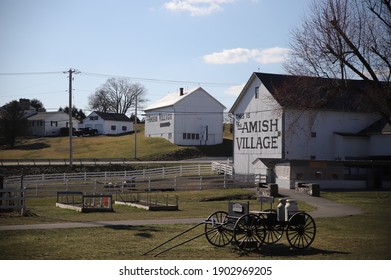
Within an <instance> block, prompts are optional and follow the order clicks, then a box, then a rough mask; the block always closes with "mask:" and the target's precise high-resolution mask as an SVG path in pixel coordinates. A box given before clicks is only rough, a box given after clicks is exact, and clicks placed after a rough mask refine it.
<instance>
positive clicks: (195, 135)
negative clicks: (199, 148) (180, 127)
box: [183, 133, 200, 140]
mask: <svg viewBox="0 0 391 280" xmlns="http://www.w3.org/2000/svg"><path fill="white" fill-rule="evenodd" d="M183 139H187V140H199V139H200V134H199V133H183Z"/></svg>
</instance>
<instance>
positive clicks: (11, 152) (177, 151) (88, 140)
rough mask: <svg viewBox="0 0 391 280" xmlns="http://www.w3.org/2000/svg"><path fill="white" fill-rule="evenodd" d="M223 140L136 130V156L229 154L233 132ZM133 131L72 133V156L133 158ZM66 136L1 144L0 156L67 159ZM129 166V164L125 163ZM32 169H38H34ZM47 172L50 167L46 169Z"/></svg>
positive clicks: (165, 157)
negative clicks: (180, 140) (183, 142)
mask: <svg viewBox="0 0 391 280" xmlns="http://www.w3.org/2000/svg"><path fill="white" fill-rule="evenodd" d="M225 137H226V138H225V139H224V142H223V143H222V144H220V145H214V146H189V147H184V146H177V145H174V144H172V143H170V142H169V141H167V140H165V139H161V138H149V137H145V136H144V133H143V131H141V132H139V133H137V153H136V155H137V160H138V161H170V160H183V159H191V158H198V157H232V134H230V133H229V132H228V133H226V134H225ZM134 138H135V137H134V134H127V135H121V136H106V135H101V136H91V137H74V138H73V140H72V149H73V158H74V159H75V160H76V159H84V158H127V159H133V158H134ZM68 158H69V138H68V137H45V138H32V139H22V140H20V141H19V143H18V144H17V145H16V146H15V147H14V148H7V147H2V148H1V149H0V160H1V159H68ZM46 168H47V167H46ZM67 168H68V167H50V173H52V172H69V171H71V170H69V171H67ZM93 168H94V170H96V169H102V170H107V171H108V170H112V169H116V168H120V169H123V168H124V167H123V166H122V167H120V166H119V167H114V166H109V167H107V166H106V167H93ZM127 168H128V167H127ZM11 169H16V170H18V171H17V173H21V171H22V170H23V172H25V174H27V173H29V174H31V173H41V171H42V168H38V167H25V168H23V167H16V168H10V167H7V168H0V172H1V173H3V174H4V175H5V174H9V172H11V173H15V172H14V171H15V170H14V171H11ZM34 169H37V170H36V171H34ZM80 169H82V170H80ZM86 169H89V168H88V167H77V166H75V167H74V168H73V169H72V171H76V172H78V171H88V170H86ZM47 171H48V172H49V170H47Z"/></svg>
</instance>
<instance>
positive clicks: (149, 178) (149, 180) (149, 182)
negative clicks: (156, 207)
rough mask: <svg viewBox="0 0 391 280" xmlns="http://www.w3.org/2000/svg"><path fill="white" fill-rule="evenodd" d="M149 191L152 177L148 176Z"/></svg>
mask: <svg viewBox="0 0 391 280" xmlns="http://www.w3.org/2000/svg"><path fill="white" fill-rule="evenodd" d="M148 191H151V177H148Z"/></svg>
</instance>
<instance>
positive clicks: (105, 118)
mask: <svg viewBox="0 0 391 280" xmlns="http://www.w3.org/2000/svg"><path fill="white" fill-rule="evenodd" d="M81 126H83V127H90V128H93V129H96V130H98V134H107V135H113V134H123V133H129V132H132V131H133V123H132V121H131V120H130V119H129V118H128V117H127V116H126V115H124V114H117V113H103V112H98V111H93V112H92V113H91V114H89V115H88V116H87V117H86V118H85V119H84V120H83V124H82V125H81Z"/></svg>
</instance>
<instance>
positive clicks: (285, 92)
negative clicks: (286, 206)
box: [230, 73, 391, 188]
mask: <svg viewBox="0 0 391 280" xmlns="http://www.w3.org/2000/svg"><path fill="white" fill-rule="evenodd" d="M303 79H305V80H303ZM336 81H337V82H338V80H329V79H320V78H309V77H295V76H288V75H275V74H265V73H253V74H252V75H251V77H250V79H249V80H248V82H247V84H246V85H245V87H244V88H243V90H242V92H241V93H240V95H239V97H238V98H237V100H236V101H235V103H234V105H233V106H232V108H231V110H230V113H231V114H232V117H233V118H234V126H235V128H234V170H235V174H238V175H244V176H247V175H259V176H260V177H262V178H267V181H268V182H270V183H277V184H278V185H279V186H280V187H282V188H293V187H294V185H295V183H296V182H312V183H319V184H320V186H321V188H322V187H323V188H357V187H359V188H366V187H379V186H383V187H386V186H391V176H390V174H391V127H390V125H389V124H388V122H387V121H386V120H385V119H383V118H382V116H380V114H378V113H377V112H375V110H373V109H372V110H371V109H369V107H367V106H365V104H363V101H362V100H363V95H364V93H363V91H362V90H363V89H365V88H366V86H368V84H365V81H354V80H351V81H348V82H347V89H345V88H344V87H342V88H343V90H340V91H336V90H333V86H332V85H331V84H332V83H334V82H336ZM303 82H304V83H305V84H306V88H307V90H309V92H308V93H309V94H307V95H306V94H305V93H304V92H301V91H300V90H298V87H297V85H298V83H302V84H303ZM339 82H340V81H339ZM300 99H302V100H300ZM298 101H299V102H298ZM300 102H301V104H302V105H301V106H298V103H300ZM303 102H304V103H303ZM303 104H304V105H303Z"/></svg>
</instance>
